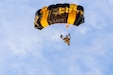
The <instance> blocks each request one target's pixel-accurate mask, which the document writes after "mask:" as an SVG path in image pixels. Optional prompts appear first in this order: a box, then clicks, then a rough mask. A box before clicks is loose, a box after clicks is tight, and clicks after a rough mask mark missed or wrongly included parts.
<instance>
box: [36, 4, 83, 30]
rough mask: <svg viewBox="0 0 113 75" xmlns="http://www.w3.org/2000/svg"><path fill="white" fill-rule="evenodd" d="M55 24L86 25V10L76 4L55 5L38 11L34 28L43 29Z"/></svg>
mask: <svg viewBox="0 0 113 75" xmlns="http://www.w3.org/2000/svg"><path fill="white" fill-rule="evenodd" d="M55 23H66V24H71V25H75V26H79V25H80V24H82V23H84V8H83V6H81V5H76V4H68V3H64V4H55V5H49V6H45V7H43V8H42V9H39V10H37V12H36V14H35V18H34V27H35V28H37V29H39V30H42V29H43V28H45V27H47V26H50V25H53V24H55Z"/></svg>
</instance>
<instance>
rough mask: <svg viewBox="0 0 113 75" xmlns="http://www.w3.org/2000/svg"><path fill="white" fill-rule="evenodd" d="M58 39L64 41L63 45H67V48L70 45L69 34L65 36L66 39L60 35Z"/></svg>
mask: <svg viewBox="0 0 113 75" xmlns="http://www.w3.org/2000/svg"><path fill="white" fill-rule="evenodd" d="M60 37H61V38H62V39H63V40H64V42H65V43H67V44H68V46H69V45H70V39H71V36H70V33H69V34H68V35H66V37H64V36H63V35H60Z"/></svg>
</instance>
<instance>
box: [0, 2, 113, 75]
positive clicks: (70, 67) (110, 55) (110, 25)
mask: <svg viewBox="0 0 113 75" xmlns="http://www.w3.org/2000/svg"><path fill="white" fill-rule="evenodd" d="M56 3H75V4H78V5H82V6H84V9H85V23H84V24H82V25H80V26H79V27H76V26H70V28H69V29H66V28H65V24H62V25H61V24H54V25H53V26H49V27H47V28H45V29H44V30H41V31H39V30H37V29H35V28H34V25H33V22H34V15H35V12H36V11H37V10H38V9H40V8H42V7H43V6H48V5H50V4H56ZM112 19H113V0H43V1H41V0H1V2H0V42H1V43H0V75H113V20H112ZM68 32H70V34H71V45H70V46H67V45H66V44H65V43H64V42H63V41H62V40H61V39H60V37H59V35H60V34H63V35H66V34H68Z"/></svg>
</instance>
